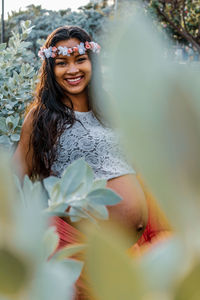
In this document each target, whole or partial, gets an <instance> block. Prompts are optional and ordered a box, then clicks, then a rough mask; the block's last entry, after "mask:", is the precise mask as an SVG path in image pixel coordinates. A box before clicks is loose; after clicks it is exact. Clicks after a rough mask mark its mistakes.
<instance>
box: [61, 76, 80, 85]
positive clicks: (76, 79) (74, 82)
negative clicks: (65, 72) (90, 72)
mask: <svg viewBox="0 0 200 300" xmlns="http://www.w3.org/2000/svg"><path fill="white" fill-rule="evenodd" d="M83 77H84V76H80V77H77V78H71V79H69V78H68V79H65V80H66V81H67V82H68V83H69V84H70V85H76V84H79V83H80V82H81V80H82V79H83Z"/></svg>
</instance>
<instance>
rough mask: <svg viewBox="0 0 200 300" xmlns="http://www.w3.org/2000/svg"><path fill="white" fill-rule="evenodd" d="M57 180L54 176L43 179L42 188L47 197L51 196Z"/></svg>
mask: <svg viewBox="0 0 200 300" xmlns="http://www.w3.org/2000/svg"><path fill="white" fill-rule="evenodd" d="M59 180H60V179H59V178H58V177H55V176H49V177H47V178H45V179H44V180H43V182H44V186H45V188H46V190H47V192H48V193H49V196H51V195H52V193H53V189H54V187H55V185H56V183H57V182H58V181H59Z"/></svg>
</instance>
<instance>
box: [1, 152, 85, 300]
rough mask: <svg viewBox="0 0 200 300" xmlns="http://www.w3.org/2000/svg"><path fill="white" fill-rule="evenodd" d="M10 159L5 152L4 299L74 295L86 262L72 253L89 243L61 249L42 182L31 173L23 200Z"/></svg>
mask: <svg viewBox="0 0 200 300" xmlns="http://www.w3.org/2000/svg"><path fill="white" fill-rule="evenodd" d="M8 165H9V161H8V157H7V156H6V155H5V154H4V153H2V152H1V156H0V266H1V267H0V299H4V300H10V299H12V300H15V299H16V300H21V299H29V300H35V299H37V300H45V299H46V300H47V299H48V300H55V298H56V297H58V298H59V299H63V300H66V299H72V297H73V294H74V283H75V281H76V280H77V278H78V277H79V275H80V272H81V270H82V266H83V263H82V262H80V261H76V260H72V259H70V258H69V257H70V256H72V255H73V254H75V253H77V252H79V251H81V250H83V248H84V246H83V245H76V246H70V247H69V248H67V247H66V248H63V249H62V250H60V251H58V252H56V248H57V246H58V241H59V237H58V235H57V233H56V232H55V228H54V227H48V225H47V223H48V222H47V220H48V219H47V215H46V214H42V213H41V211H42V208H43V201H42V199H41V197H43V196H42V193H41V187H40V185H39V184H36V183H35V184H34V185H33V186H30V184H29V182H28V180H27V179H26V183H25V187H24V190H23V197H24V201H25V202H22V201H21V197H20V194H19V193H17V192H16V191H17V189H16V184H15V185H14V182H13V176H12V173H11V170H10V168H9V166H8ZM28 185H29V192H30V195H28ZM31 188H32V189H31ZM21 196H22V194H21ZM31 197H33V198H32V199H31ZM24 204H26V205H24ZM50 256H51V259H48V258H49V257H50Z"/></svg>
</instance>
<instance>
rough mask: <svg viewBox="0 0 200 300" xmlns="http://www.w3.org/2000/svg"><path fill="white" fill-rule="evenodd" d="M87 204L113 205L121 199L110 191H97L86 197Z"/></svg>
mask: <svg viewBox="0 0 200 300" xmlns="http://www.w3.org/2000/svg"><path fill="white" fill-rule="evenodd" d="M87 199H88V201H89V202H91V203H94V204H100V205H115V204H117V203H119V202H120V201H121V200H122V198H121V197H120V196H119V195H118V194H117V193H115V192H114V191H113V190H111V189H97V190H94V191H92V192H91V193H89V194H88V195H87Z"/></svg>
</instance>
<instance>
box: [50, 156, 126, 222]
mask: <svg viewBox="0 0 200 300" xmlns="http://www.w3.org/2000/svg"><path fill="white" fill-rule="evenodd" d="M44 186H45V188H46V191H47V192H48V208H47V210H46V211H47V212H50V213H52V214H56V215H62V216H67V217H69V218H70V219H71V221H72V222H77V221H80V220H81V219H82V218H84V219H85V218H86V219H89V220H91V221H93V222H96V219H102V220H107V219H108V210H107V208H106V205H115V204H117V203H118V202H119V201H120V200H121V198H120V196H119V195H118V194H116V193H115V192H114V191H112V190H111V189H108V188H106V180H104V179H100V180H94V172H93V170H92V168H91V167H90V166H89V165H88V164H87V163H86V162H85V161H84V159H82V158H81V159H78V160H76V161H75V162H73V163H72V164H71V165H70V166H68V167H67V168H66V170H65V171H64V172H63V175H62V177H61V178H58V177H55V176H50V177H48V178H46V179H44ZM66 210H67V212H66Z"/></svg>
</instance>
